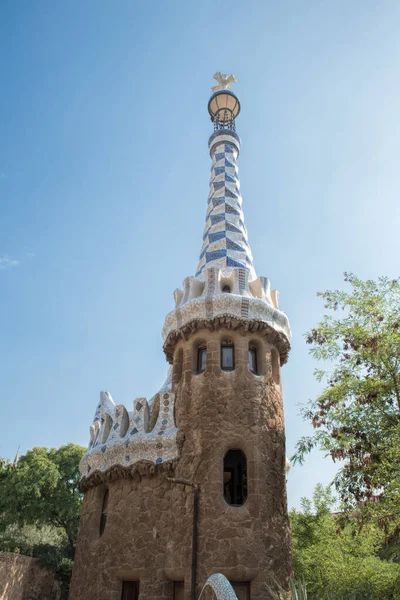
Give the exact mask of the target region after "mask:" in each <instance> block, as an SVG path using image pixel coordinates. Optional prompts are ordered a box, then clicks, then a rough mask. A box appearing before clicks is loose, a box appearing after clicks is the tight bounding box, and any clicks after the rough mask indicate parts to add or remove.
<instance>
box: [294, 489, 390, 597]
mask: <svg viewBox="0 0 400 600" xmlns="http://www.w3.org/2000/svg"><path fill="white" fill-rule="evenodd" d="M335 504H336V500H335V498H334V496H333V495H332V492H331V491H330V490H329V488H324V487H323V486H322V485H320V484H319V485H317V487H316V489H315V492H314V495H313V499H312V501H310V500H308V499H306V498H303V499H302V501H301V510H300V511H297V510H294V509H293V510H292V511H291V512H290V521H291V526H292V534H293V563H294V570H295V576H296V578H297V579H299V580H304V581H305V583H306V586H307V592H308V599H309V600H327V599H329V598H332V600H333V598H335V600H341V599H351V600H389V599H392V600H398V599H399V598H400V564H399V562H398V558H399V557H398V556H397V557H396V555H392V553H391V552H390V550H391V548H390V547H388V546H387V544H386V543H385V534H384V532H383V531H381V530H380V529H379V528H378V527H377V525H376V523H374V522H373V521H371V522H369V523H367V524H366V525H365V527H363V528H362V529H361V530H360V529H359V526H358V523H357V521H354V520H353V522H350V523H348V524H346V526H345V527H343V528H341V527H340V513H338V512H336V513H335V512H333V513H332V512H331V511H332V509H333V508H334V505H335ZM392 549H393V548H392Z"/></svg>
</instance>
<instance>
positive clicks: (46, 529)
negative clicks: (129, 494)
mask: <svg viewBox="0 0 400 600" xmlns="http://www.w3.org/2000/svg"><path fill="white" fill-rule="evenodd" d="M84 451H85V449H84V448H82V447H81V446H77V445H76V444H68V445H66V446H61V447H60V448H39V447H37V448H33V449H32V450H29V451H28V452H27V453H26V454H25V455H24V456H21V457H20V458H19V460H15V461H14V463H10V462H9V461H6V460H2V461H1V468H0V514H1V515H2V519H1V522H0V550H1V551H4V552H18V553H21V554H25V555H27V556H32V557H34V558H36V559H37V563H38V564H39V565H40V566H43V567H46V568H48V569H50V570H52V571H53V572H54V573H55V574H56V576H57V579H58V580H59V582H60V583H61V588H62V597H63V598H66V597H67V596H68V586H69V580H70V577H71V571H72V565H73V558H74V552H75V541H76V536H77V531H78V526H79V514H80V508H81V502H82V496H81V493H80V492H79V490H78V482H79V469H78V466H79V461H80V460H81V458H82V455H83V453H84Z"/></svg>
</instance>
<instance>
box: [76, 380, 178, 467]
mask: <svg viewBox="0 0 400 600" xmlns="http://www.w3.org/2000/svg"><path fill="white" fill-rule="evenodd" d="M174 403H175V395H174V394H173V393H172V392H171V390H170V388H168V386H164V387H163V388H162V390H161V391H160V393H158V394H156V395H155V396H154V398H152V400H151V401H150V403H149V402H148V401H147V400H146V398H138V399H136V400H135V401H134V403H133V411H131V412H129V411H127V410H126V408H125V406H123V405H117V406H116V405H115V404H114V401H113V399H112V397H111V394H110V393H109V392H101V393H100V403H99V405H98V406H97V409H96V413H95V416H94V421H93V425H92V426H91V427H90V443H89V449H88V451H87V452H86V454H85V455H84V456H83V458H82V460H81V463H80V466H79V470H80V473H81V477H82V478H84V479H87V478H89V477H91V476H92V475H93V474H94V473H99V472H100V473H104V472H106V471H108V470H109V469H111V468H112V467H115V466H120V467H130V466H132V465H134V464H135V463H137V462H139V461H147V462H150V463H153V464H155V465H160V464H162V463H165V462H166V461H171V460H173V459H175V458H177V457H178V447H177V444H176V436H177V433H178V430H177V428H176V427H175V420H174Z"/></svg>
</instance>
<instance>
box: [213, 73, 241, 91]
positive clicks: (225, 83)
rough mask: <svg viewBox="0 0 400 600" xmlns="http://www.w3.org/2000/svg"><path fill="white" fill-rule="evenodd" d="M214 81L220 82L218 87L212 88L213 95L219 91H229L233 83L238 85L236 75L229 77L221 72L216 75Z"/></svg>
mask: <svg viewBox="0 0 400 600" xmlns="http://www.w3.org/2000/svg"><path fill="white" fill-rule="evenodd" d="M214 79H215V80H216V81H218V85H215V86H214V87H212V88H211V91H212V93H213V94H214V93H215V92H218V91H219V90H227V89H229V86H230V85H231V83H236V77H235V76H234V75H229V77H228V76H227V75H226V74H225V73H221V71H217V73H215V75H214Z"/></svg>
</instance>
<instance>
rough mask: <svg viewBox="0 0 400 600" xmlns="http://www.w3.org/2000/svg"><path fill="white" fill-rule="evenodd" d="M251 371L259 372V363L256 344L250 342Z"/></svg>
mask: <svg viewBox="0 0 400 600" xmlns="http://www.w3.org/2000/svg"><path fill="white" fill-rule="evenodd" d="M248 357H249V371H251V372H252V373H254V374H255V375H257V373H258V364H257V348H256V347H255V346H254V344H249V352H248Z"/></svg>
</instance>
